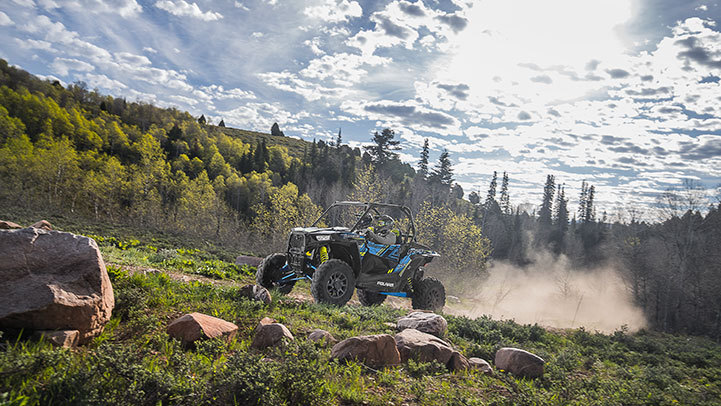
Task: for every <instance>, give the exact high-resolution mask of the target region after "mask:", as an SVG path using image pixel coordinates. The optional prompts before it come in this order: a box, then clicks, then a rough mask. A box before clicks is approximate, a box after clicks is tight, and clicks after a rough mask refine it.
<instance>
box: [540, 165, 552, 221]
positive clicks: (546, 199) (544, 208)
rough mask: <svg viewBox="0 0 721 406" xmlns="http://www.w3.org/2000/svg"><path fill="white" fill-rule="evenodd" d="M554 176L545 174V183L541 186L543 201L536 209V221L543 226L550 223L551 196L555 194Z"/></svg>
mask: <svg viewBox="0 0 721 406" xmlns="http://www.w3.org/2000/svg"><path fill="white" fill-rule="evenodd" d="M555 182H556V181H555V177H554V176H553V175H548V176H546V184H545V186H544V187H543V202H542V203H541V208H540V209H539V210H538V221H539V222H540V223H541V225H543V226H550V225H551V214H552V212H553V198H554V197H555V195H556V184H555Z"/></svg>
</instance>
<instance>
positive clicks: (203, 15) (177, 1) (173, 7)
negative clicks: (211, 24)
mask: <svg viewBox="0 0 721 406" xmlns="http://www.w3.org/2000/svg"><path fill="white" fill-rule="evenodd" d="M155 7H157V8H159V9H161V10H165V11H167V12H168V13H170V14H172V15H174V16H178V17H192V18H197V19H200V20H203V21H216V20H220V19H222V18H223V15H222V14H220V13H217V12H214V11H205V12H203V11H201V10H200V7H198V5H197V4H196V3H192V4H191V3H188V2H186V1H184V0H174V1H173V0H160V1H157V2H155Z"/></svg>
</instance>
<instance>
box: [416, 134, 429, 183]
mask: <svg viewBox="0 0 721 406" xmlns="http://www.w3.org/2000/svg"><path fill="white" fill-rule="evenodd" d="M418 174H419V175H420V176H421V178H422V179H426V178H427V177H428V138H426V139H425V140H423V149H422V150H421V160H420V161H418Z"/></svg>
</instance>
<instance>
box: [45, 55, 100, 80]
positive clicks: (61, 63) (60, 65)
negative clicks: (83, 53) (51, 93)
mask: <svg viewBox="0 0 721 406" xmlns="http://www.w3.org/2000/svg"><path fill="white" fill-rule="evenodd" d="M50 66H51V67H52V68H53V71H54V72H55V73H57V74H59V75H60V76H66V75H67V74H68V73H69V72H70V71H71V70H73V71H78V72H90V71H92V70H94V69H95V67H94V66H93V65H91V64H89V63H87V62H84V61H81V60H79V59H69V58H55V60H53V63H52V64H51V65H50Z"/></svg>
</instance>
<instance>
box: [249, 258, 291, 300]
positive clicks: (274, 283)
mask: <svg viewBox="0 0 721 406" xmlns="http://www.w3.org/2000/svg"><path fill="white" fill-rule="evenodd" d="M284 266H285V255H284V254H280V253H276V254H270V255H268V256H267V257H265V258H264V259H263V260H262V261H260V265H258V271H257V272H256V273H255V282H256V283H257V284H258V285H260V286H262V287H264V288H266V289H273V288H275V289H278V292H280V293H282V294H284V295H285V294H288V293H290V291H291V290H293V285H295V281H292V282H285V283H281V281H280V279H281V278H282V277H283V276H284V275H283V271H282V269H283V267H284Z"/></svg>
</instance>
